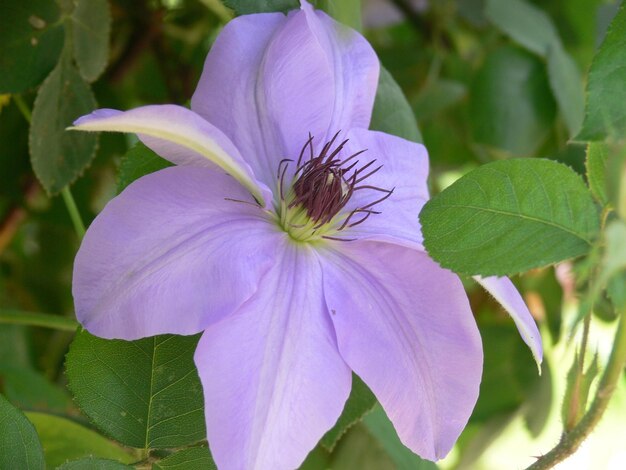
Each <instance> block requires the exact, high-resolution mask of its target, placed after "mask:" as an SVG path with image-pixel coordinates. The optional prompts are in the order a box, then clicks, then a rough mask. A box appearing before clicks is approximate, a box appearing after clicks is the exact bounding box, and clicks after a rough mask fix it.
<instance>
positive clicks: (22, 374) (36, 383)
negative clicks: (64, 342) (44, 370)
mask: <svg viewBox="0 0 626 470" xmlns="http://www.w3.org/2000/svg"><path fill="white" fill-rule="evenodd" d="M0 390H2V392H3V393H4V394H5V395H6V397H7V398H8V399H9V400H11V402H12V403H14V404H15V405H17V406H19V407H20V408H25V409H30V410H45V411H56V412H60V413H62V412H66V411H67V410H70V409H71V408H72V403H71V399H70V397H69V395H68V394H67V393H66V392H65V390H63V389H61V388H60V387H57V386H56V385H54V384H52V383H50V382H49V381H48V380H47V379H46V378H45V377H44V376H43V375H42V374H41V373H39V372H37V371H35V370H32V369H27V368H24V367H16V366H14V365H12V364H2V363H0Z"/></svg>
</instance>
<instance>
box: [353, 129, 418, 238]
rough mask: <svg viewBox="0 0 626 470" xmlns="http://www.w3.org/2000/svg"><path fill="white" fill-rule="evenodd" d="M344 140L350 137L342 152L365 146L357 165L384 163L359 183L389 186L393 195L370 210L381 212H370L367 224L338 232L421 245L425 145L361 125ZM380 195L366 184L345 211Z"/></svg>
mask: <svg viewBox="0 0 626 470" xmlns="http://www.w3.org/2000/svg"><path fill="white" fill-rule="evenodd" d="M346 138H347V139H349V141H348V143H347V144H346V147H345V149H344V150H343V151H342V154H343V155H351V154H353V153H356V152H359V151H361V150H365V149H367V151H366V152H365V153H363V154H362V155H361V156H360V157H359V160H360V162H361V164H365V163H368V162H370V161H372V160H374V159H375V160H376V161H375V162H374V163H373V164H372V166H370V167H369V168H368V170H370V171H371V170H372V169H374V168H376V167H378V166H381V165H382V167H381V168H380V170H379V171H377V172H376V173H375V174H373V175H372V176H370V177H369V178H367V179H366V180H364V181H363V182H361V183H360V184H359V186H375V187H377V188H381V189H384V190H391V189H393V193H392V195H391V196H390V197H389V198H388V199H386V200H385V201H383V202H381V203H380V204H377V205H376V206H375V207H373V208H372V209H373V210H375V211H377V212H381V214H373V215H371V216H369V217H368V218H367V221H366V222H364V223H362V224H359V225H357V226H355V227H352V228H349V229H347V230H345V231H344V233H341V236H344V234H345V237H347V238H359V239H375V240H380V241H391V242H394V243H398V244H401V245H406V246H409V247H414V248H419V249H421V247H422V240H423V239H422V233H421V227H420V223H419V218H418V215H419V212H420V210H421V209H422V207H423V206H424V204H425V203H426V201H427V200H428V197H429V195H428V185H427V181H426V180H427V178H428V153H427V152H426V148H425V147H424V146H423V145H422V144H416V143H414V142H410V141H408V140H405V139H401V138H400V137H396V136H392V135H389V134H385V133H383V132H375V131H368V130H364V129H353V130H351V131H350V132H348V133H347V135H346ZM366 172H367V170H366ZM384 195H385V193H384V192H381V191H376V190H372V189H367V188H365V189H361V190H357V191H355V193H354V195H353V196H352V198H351V199H350V201H349V202H348V205H347V206H346V208H345V210H346V211H347V212H349V211H351V210H354V209H357V208H360V207H365V206H367V205H368V204H370V203H371V202H373V201H376V200H377V199H379V198H381V197H383V196H384ZM361 217H363V215H362V214H355V215H354V216H353V218H352V219H351V220H352V221H358V220H359V219H360V218H361Z"/></svg>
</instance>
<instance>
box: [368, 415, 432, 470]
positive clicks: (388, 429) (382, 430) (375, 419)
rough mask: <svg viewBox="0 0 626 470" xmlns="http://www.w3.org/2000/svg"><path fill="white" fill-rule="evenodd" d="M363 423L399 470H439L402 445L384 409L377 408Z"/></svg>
mask: <svg viewBox="0 0 626 470" xmlns="http://www.w3.org/2000/svg"><path fill="white" fill-rule="evenodd" d="M363 423H364V424H365V426H366V427H367V430H368V431H369V432H370V434H372V435H373V436H374V437H375V438H376V439H377V440H378V442H379V443H380V444H381V445H382V447H383V448H384V449H385V451H386V452H387V455H389V457H391V459H392V460H393V462H394V463H395V464H396V469H397V470H437V468H439V467H437V464H436V463H434V462H430V461H428V460H423V459H421V458H420V457H418V456H417V455H415V454H414V453H413V452H411V451H410V450H409V449H407V448H406V447H405V446H404V444H402V442H401V441H400V438H399V437H398V434H397V433H396V430H395V429H394V427H393V424H392V423H391V421H389V418H388V417H387V415H386V414H385V412H384V411H383V409H382V407H380V406H376V407H375V408H374V410H373V411H372V412H371V413H370V414H368V415H367V416H366V417H365V418H364V419H363Z"/></svg>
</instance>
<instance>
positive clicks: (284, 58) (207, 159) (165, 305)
mask: <svg viewBox="0 0 626 470" xmlns="http://www.w3.org/2000/svg"><path fill="white" fill-rule="evenodd" d="M378 72H379V62H378V59H377V57H376V55H375V53H374V51H373V50H372V48H371V47H370V45H369V44H368V43H367V42H366V40H365V39H364V38H363V37H361V36H360V35H359V34H358V33H356V32H355V31H353V30H351V29H349V28H347V27H344V26H342V25H340V24H338V23H337V22H335V21H334V20H332V19H331V18H330V17H328V16H327V15H325V14H324V13H322V12H319V11H314V10H313V8H312V7H311V6H310V5H309V4H308V3H306V2H302V8H301V9H300V10H299V11H293V12H291V13H290V14H289V15H283V14H281V13H268V14H256V15H248V16H241V17H239V18H237V19H235V20H233V21H231V22H230V23H229V24H228V25H227V26H226V27H225V28H224V30H223V32H222V33H221V34H220V36H219V37H218V38H217V40H216V42H215V44H214V46H213V48H212V49H211V52H210V54H209V56H208V58H207V60H206V64H205V68H204V72H203V74H202V77H201V79H200V83H199V85H198V88H197V90H196V92H195V94H194V96H193V98H192V102H191V110H189V109H186V108H183V107H180V106H173V105H162V106H145V107H142V108H138V109H133V110H131V111H127V112H121V111H115V110H99V111H96V112H94V113H92V114H90V115H88V116H84V117H82V118H80V119H78V120H77V121H76V123H75V126H76V128H77V129H80V130H85V131H120V132H134V133H137V134H138V135H139V138H140V139H141V140H142V141H143V142H144V143H145V144H146V145H148V146H149V147H150V148H152V149H153V150H154V151H156V152H157V153H158V154H159V155H161V156H162V157H164V158H166V159H168V160H169V161H171V162H173V163H175V164H176V165H177V166H174V167H171V168H167V169H164V170H161V171H158V172H156V173H153V174H150V175H147V176H144V177H143V178H140V179H139V180H137V181H136V182H134V183H133V184H131V185H130V186H129V187H128V188H127V189H126V190H124V191H123V192H122V193H121V194H120V195H119V196H117V197H116V198H114V199H113V200H112V201H111V202H110V203H109V204H108V205H107V206H106V208H105V209H104V210H103V211H102V213H101V214H100V215H99V216H98V217H97V218H96V220H95V221H94V222H93V224H92V225H91V227H90V228H89V230H88V232H87V235H86V236H85V239H84V240H83V243H82V245H81V248H80V250H79V252H78V255H77V257H76V262H75V267H74V284H73V294H74V299H75V304H76V313H77V316H78V319H79V320H80V322H81V323H82V324H83V325H84V326H85V328H86V329H87V330H89V331H90V332H92V333H93V334H95V335H98V336H101V337H105V338H121V339H127V340H133V339H137V338H142V337H145V336H151V335H157V334H163V333H175V334H181V335H189V334H195V333H198V332H202V331H203V332H204V333H203V335H202V338H201V340H200V342H199V344H198V348H197V351H196V354H195V361H196V365H197V368H198V372H199V374H200V378H201V380H202V384H203V387H204V394H205V404H206V406H205V409H206V423H207V433H208V441H209V444H210V447H211V451H212V454H213V457H214V459H215V461H216V462H217V465H218V466H219V468H220V469H236V470H240V469H290V468H295V467H298V466H299V465H300V464H301V463H302V461H303V460H304V458H305V457H306V455H307V453H308V452H309V451H310V450H311V449H312V448H313V447H314V446H315V445H316V444H317V442H318V441H319V439H320V438H321V437H322V436H323V434H324V433H325V432H326V431H327V430H328V429H329V428H330V427H332V426H333V424H334V423H335V422H336V420H337V418H338V417H339V415H340V413H341V411H342V409H343V407H344V404H345V402H346V399H347V398H348V395H349V393H350V388H351V377H352V371H354V372H355V373H356V374H358V375H359V376H360V377H361V378H362V379H363V380H364V381H365V383H367V384H368V386H369V387H370V389H371V390H372V391H373V392H374V394H375V395H376V397H377V398H378V400H379V402H380V403H381V405H382V406H383V408H384V409H385V411H386V412H387V414H388V416H389V417H390V419H391V420H392V421H393V423H394V425H395V428H396V430H397V432H398V435H399V436H400V439H401V440H402V442H403V443H404V444H405V445H407V446H408V447H409V448H411V449H412V450H413V451H415V452H416V453H418V454H419V455H421V456H422V457H425V458H427V459H431V460H436V459H439V458H442V457H443V456H445V455H446V454H447V453H448V451H449V450H450V449H451V447H452V446H453V444H454V442H455V441H456V439H457V437H458V436H459V434H460V432H461V430H462V429H463V427H464V426H465V424H466V422H467V420H468V418H469V416H470V413H471V411H472V408H473V407H474V404H475V402H476V399H477V395H478V389H479V384H480V379H481V370H482V349H481V341H480V337H479V334H478V330H477V327H476V324H475V321H474V318H473V316H472V312H471V311H470V307H469V303H468V300H467V297H466V294H465V292H464V290H463V286H462V284H461V282H460V280H459V279H458V277H457V276H456V275H455V274H453V273H452V272H450V271H447V270H445V269H442V268H440V267H439V266H438V265H437V264H436V263H435V262H433V261H432V260H431V259H430V258H429V257H428V255H427V254H426V253H425V251H424V249H423V246H422V238H421V234H420V226H419V222H418V213H419V211H420V209H421V207H422V206H423V204H424V203H425V201H426V200H427V199H428V197H429V195H428V191H427V187H426V178H427V172H428V158H427V154H426V150H425V148H424V147H423V146H422V145H420V144H416V143H412V142H409V141H406V140H403V139H401V138H398V137H394V136H391V135H387V134H383V133H380V132H374V131H370V130H368V129H367V128H368V126H369V121H370V117H371V113H372V106H373V102H374V95H375V92H376V86H377V80H378ZM479 282H482V283H483V285H484V286H485V287H486V288H487V289H488V290H489V291H490V292H492V293H493V294H494V296H495V298H496V299H497V300H498V301H500V302H501V303H502V305H503V306H504V307H505V308H506V309H507V310H508V312H509V313H510V314H511V316H512V317H513V319H514V320H515V321H516V323H517V325H518V327H519V329H520V332H521V333H522V336H523V338H524V340H525V341H526V342H527V343H528V344H529V346H530V347H531V350H532V351H533V354H534V356H535V359H536V360H537V361H538V362H539V361H540V360H541V354H542V352H541V342H540V337H539V333H538V331H537V328H536V326H535V324H534V322H533V320H532V317H531V316H530V313H529V312H528V310H527V308H526V306H525V305H524V302H523V301H522V299H521V297H520V295H519V293H518V292H517V291H516V290H515V288H514V287H513V285H512V284H511V283H510V281H509V280H508V279H506V278H500V279H497V278H488V279H484V280H483V279H479Z"/></svg>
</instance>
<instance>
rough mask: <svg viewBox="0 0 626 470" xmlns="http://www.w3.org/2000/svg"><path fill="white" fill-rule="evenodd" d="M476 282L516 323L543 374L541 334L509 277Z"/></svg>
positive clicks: (475, 277) (482, 278) (490, 278)
mask: <svg viewBox="0 0 626 470" xmlns="http://www.w3.org/2000/svg"><path fill="white" fill-rule="evenodd" d="M474 279H475V280H476V282H478V283H479V284H480V285H481V286H483V287H484V288H485V290H486V291H487V292H489V293H490V294H491V295H493V297H494V299H496V300H497V301H498V303H500V305H502V306H503V307H504V309H505V310H506V311H507V313H508V314H509V315H511V318H512V319H513V321H514V322H515V326H517V329H518V330H519V333H520V335H521V336H522V339H523V340H524V342H525V343H526V344H527V345H528V347H529V348H530V351H531V352H532V354H533V358H534V359H535V362H536V363H537V367H539V373H541V361H542V360H543V346H542V344H541V334H540V333H539V329H538V328H537V324H536V323H535V320H534V318H533V316H532V315H531V314H530V311H529V310H528V307H527V306H526V303H525V302H524V299H522V296H521V295H520V293H519V292H518V291H517V289H516V288H515V286H514V285H513V283H512V282H511V280H510V279H509V278H508V277H497V276H491V277H480V276H474Z"/></svg>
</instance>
